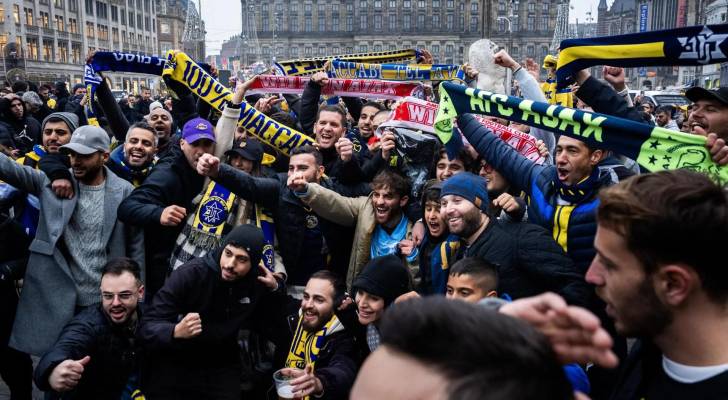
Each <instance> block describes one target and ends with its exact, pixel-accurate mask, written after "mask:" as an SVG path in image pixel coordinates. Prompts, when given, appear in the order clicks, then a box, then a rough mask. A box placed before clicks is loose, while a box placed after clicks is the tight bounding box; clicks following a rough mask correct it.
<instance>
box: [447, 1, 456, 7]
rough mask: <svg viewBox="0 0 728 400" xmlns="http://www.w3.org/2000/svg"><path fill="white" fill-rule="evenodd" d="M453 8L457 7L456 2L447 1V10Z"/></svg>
mask: <svg viewBox="0 0 728 400" xmlns="http://www.w3.org/2000/svg"><path fill="white" fill-rule="evenodd" d="M453 7H455V1H454V0H447V8H453Z"/></svg>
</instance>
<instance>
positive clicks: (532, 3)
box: [528, 1, 536, 12]
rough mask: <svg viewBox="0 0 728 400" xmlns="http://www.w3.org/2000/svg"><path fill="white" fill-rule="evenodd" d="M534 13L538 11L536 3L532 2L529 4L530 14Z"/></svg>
mask: <svg viewBox="0 0 728 400" xmlns="http://www.w3.org/2000/svg"><path fill="white" fill-rule="evenodd" d="M534 11H536V3H534V2H532V1H531V2H529V3H528V12H534Z"/></svg>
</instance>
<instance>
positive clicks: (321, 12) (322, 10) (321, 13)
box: [318, 2, 326, 17]
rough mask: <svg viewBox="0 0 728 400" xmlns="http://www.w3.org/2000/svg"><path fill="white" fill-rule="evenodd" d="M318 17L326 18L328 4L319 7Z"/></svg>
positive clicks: (320, 4) (321, 4)
mask: <svg viewBox="0 0 728 400" xmlns="http://www.w3.org/2000/svg"><path fill="white" fill-rule="evenodd" d="M318 15H319V16H323V17H326V4H324V3H323V2H322V3H319V5H318Z"/></svg>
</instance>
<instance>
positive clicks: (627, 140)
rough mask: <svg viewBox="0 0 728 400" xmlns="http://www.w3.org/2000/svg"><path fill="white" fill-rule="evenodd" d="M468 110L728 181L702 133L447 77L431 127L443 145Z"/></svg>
mask: <svg viewBox="0 0 728 400" xmlns="http://www.w3.org/2000/svg"><path fill="white" fill-rule="evenodd" d="M468 113H470V114H484V115H490V116H494V117H498V118H503V119H507V120H509V121H514V122H518V123H522V124H527V125H530V126H533V127H536V128H541V129H544V130H548V131H552V132H554V133H557V134H560V135H566V136H569V137H573V138H576V139H579V140H581V141H584V142H586V143H588V144H589V145H591V146H593V147H596V148H600V149H605V150H612V151H614V152H615V153H617V154H622V155H624V156H626V157H628V158H631V159H633V160H635V161H637V163H638V164H639V165H640V166H642V167H643V168H644V169H645V170H647V171H650V172H656V171H661V170H670V169H677V168H687V169H691V170H694V171H697V172H701V173H704V174H706V175H707V176H709V177H710V178H711V179H713V180H714V181H715V182H717V183H719V184H721V185H724V184H726V183H728V167H726V166H718V165H717V164H716V163H715V162H714V161H713V160H712V159H711V156H710V153H709V151H708V149H707V148H706V147H705V141H706V138H705V137H703V136H698V135H691V134H687V133H682V132H677V131H671V130H667V129H664V128H660V127H657V126H651V125H647V124H641V123H639V122H635V121H631V120H627V119H623V118H619V117H614V116H611V115H605V114H599V113H594V112H587V111H582V110H576V109H573V108H566V107H562V106H557V105H553V104H547V103H542V102H534V101H532V100H524V99H521V98H518V97H512V96H507V95H504V94H497V93H491V92H487V91H483V90H478V89H471V88H467V87H465V86H461V85H455V84H452V83H449V82H444V83H443V84H442V85H441V86H440V108H439V110H438V114H437V116H436V117H435V130H436V131H437V135H438V136H439V137H440V140H441V141H442V142H443V143H445V145H447V143H448V142H449V141H450V140H452V137H453V118H455V117H457V116H458V115H461V114H468Z"/></svg>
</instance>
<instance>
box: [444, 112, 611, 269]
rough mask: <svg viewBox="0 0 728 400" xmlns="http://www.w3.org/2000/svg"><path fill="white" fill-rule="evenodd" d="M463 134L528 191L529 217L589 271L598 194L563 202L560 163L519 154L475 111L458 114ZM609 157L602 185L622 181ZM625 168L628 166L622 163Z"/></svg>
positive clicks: (512, 181) (515, 184)
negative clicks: (541, 161) (558, 183)
mask: <svg viewBox="0 0 728 400" xmlns="http://www.w3.org/2000/svg"><path fill="white" fill-rule="evenodd" d="M458 126H459V127H460V130H461V131H462V133H463V135H465V137H466V138H467V139H468V141H469V142H470V143H471V144H472V145H473V147H475V149H476V150H477V151H478V154H480V155H481V156H483V158H484V159H485V160H486V161H487V162H488V164H490V165H492V166H493V168H495V169H496V170H497V171H498V172H500V173H501V174H502V175H503V177H505V178H506V179H507V180H508V182H510V184H511V186H512V187H515V188H516V189H517V190H522V191H524V192H526V193H527V194H528V200H529V204H528V218H529V220H530V221H531V222H533V223H536V224H538V225H541V226H543V227H544V228H546V229H548V230H549V231H551V232H552V235H553V238H554V240H556V242H557V243H558V244H559V245H560V246H561V247H562V248H563V249H564V251H565V252H566V254H568V255H569V257H571V259H572V260H573V261H574V264H576V266H577V267H578V268H579V269H580V270H582V271H584V272H586V269H587V268H588V267H589V264H590V263H591V261H592V259H593V258H594V255H595V254H596V253H595V250H594V236H595V234H596V229H597V226H596V220H595V216H596V209H597V207H598V205H599V199H598V198H597V197H596V192H597V191H596V190H594V193H595V194H594V195H592V196H588V197H586V198H585V199H584V200H582V201H580V202H579V203H576V204H568V203H567V204H563V202H562V204H559V201H558V200H559V193H558V188H557V187H556V185H555V182H556V180H557V179H558V177H557V172H556V166H553V165H538V164H535V163H533V162H532V161H530V160H528V159H527V158H525V157H523V156H522V155H521V154H519V153H518V152H517V151H516V150H515V149H513V148H512V147H511V146H509V145H508V144H506V143H505V142H504V141H502V140H500V139H499V138H498V137H497V136H495V135H494V134H492V133H491V131H490V130H489V129H487V128H485V127H483V126H482V125H481V124H480V123H478V122H477V121H476V120H474V118H473V117H472V116H471V115H468V114H466V115H462V116H460V117H459V118H458ZM608 160H609V159H607V160H605V161H603V162H602V163H600V165H599V166H598V168H599V169H600V172H599V178H598V182H599V183H598V186H599V187H604V186H609V185H612V184H614V183H617V182H618V181H619V179H618V174H617V173H615V170H614V168H615V167H619V166H618V165H612V164H611V162H609V161H608ZM622 168H624V167H623V166H622Z"/></svg>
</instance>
